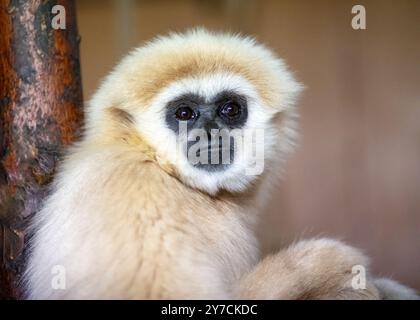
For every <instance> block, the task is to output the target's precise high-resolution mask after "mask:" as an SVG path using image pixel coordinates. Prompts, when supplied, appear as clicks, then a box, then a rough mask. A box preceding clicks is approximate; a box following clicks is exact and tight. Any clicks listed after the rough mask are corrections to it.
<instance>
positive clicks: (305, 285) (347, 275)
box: [237, 239, 418, 299]
mask: <svg viewBox="0 0 420 320" xmlns="http://www.w3.org/2000/svg"><path fill="white" fill-rule="evenodd" d="M368 265H369V261H368V259H367V258H366V257H365V256H364V255H363V254H362V253H361V252H360V251H358V250H357V249H355V248H352V247H350V246H347V245H345V244H344V243H341V242H339V241H336V240H331V239H316V240H304V241H300V242H297V243H296V244H294V245H292V246H290V247H289V248H287V249H285V250H282V251H280V252H278V253H277V254H274V255H270V256H268V257H266V258H265V259H263V260H262V261H261V262H260V263H258V264H257V266H256V267H255V268H254V269H253V270H252V271H251V272H250V273H248V274H246V275H245V276H244V277H243V278H242V279H241V281H240V283H239V286H238V288H237V289H238V295H239V297H240V298H242V299H418V296H417V295H416V293H415V292H414V291H413V290H412V289H409V288H407V287H405V286H403V285H400V284H398V283H397V282H394V281H392V280H389V279H379V280H375V279H373V278H371V277H370V275H369V273H368ZM354 266H362V267H364V268H365V270H366V283H365V286H363V287H360V288H359V289H358V288H354V287H353V286H352V280H353V279H354V277H355V276H356V274H354V273H353V272H352V270H353V267H354Z"/></svg>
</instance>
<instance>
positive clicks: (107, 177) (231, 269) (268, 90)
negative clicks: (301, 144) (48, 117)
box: [23, 29, 416, 299]
mask: <svg viewBox="0 0 420 320" xmlns="http://www.w3.org/2000/svg"><path fill="white" fill-rule="evenodd" d="M300 91H301V85H300V84H299V83H298V82H296V81H295V79H294V77H293V75H292V73H291V72H290V71H289V70H288V68H287V67H286V65H285V63H284V62H283V61H282V60H281V59H279V58H277V57H276V56H275V55H274V54H273V53H272V52H271V51H270V50H269V49H267V48H266V47H264V46H263V45H261V44H258V43H257V42H256V41H254V40H253V39H251V38H248V37H242V36H239V35H232V34H224V33H212V32H209V31H206V30H204V29H196V30H192V31H188V32H186V33H183V34H170V35H168V36H165V37H158V38H157V39H155V40H153V41H151V42H150V43H148V44H146V45H145V46H143V47H140V48H138V49H136V50H134V51H133V52H131V53H130V54H129V55H127V56H126V57H125V58H124V59H123V60H122V62H121V63H120V64H119V65H117V66H116V67H115V69H114V70H113V71H112V72H111V73H110V74H109V75H108V76H107V77H106V79H105V80H104V82H103V83H102V84H101V86H100V88H99V90H98V91H97V92H96V94H95V95H94V96H93V98H92V100H91V101H90V103H89V105H88V106H87V110H86V128H85V133H84V136H83V138H82V140H81V141H80V142H78V143H77V144H76V145H75V146H73V147H72V148H71V149H70V150H69V151H68V153H67V156H66V157H65V159H64V161H63V163H62V164H61V166H60V168H59V170H58V173H57V175H56V178H55V182H54V184H53V186H52V193H51V195H50V196H49V197H48V198H47V199H46V201H45V204H44V206H43V208H42V210H41V211H40V212H39V213H38V214H37V215H36V217H35V219H34V223H33V225H32V227H31V230H32V232H33V237H32V238H33V239H32V242H31V246H30V247H31V249H30V254H29V259H28V264H27V268H26V272H25V275H24V282H23V285H24V287H25V291H26V293H27V298H28V299H238V298H239V299H240V298H242V299H248V298H249V299H383V298H414V297H416V296H415V293H414V292H413V291H412V290H411V289H408V288H406V287H404V286H402V285H399V284H398V283H396V282H393V281H391V280H386V279H385V280H376V279H374V278H372V277H371V276H370V274H369V272H368V260H367V258H366V257H365V256H364V255H363V254H362V253H361V252H359V251H358V250H357V249H354V248H352V247H349V246H347V245H346V244H343V243H341V242H339V241H336V240H330V239H312V240H304V241H300V242H297V243H295V244H293V245H291V246H290V247H289V248H286V249H285V250H282V251H280V252H279V253H277V254H275V255H270V256H268V257H266V258H264V259H262V260H261V259H260V257H259V252H258V243H257V240H256V237H255V235H254V227H255V224H256V222H257V220H258V218H259V217H260V216H261V215H262V212H261V211H262V204H263V203H265V202H266V201H267V200H268V199H269V196H268V195H269V192H270V191H269V189H270V185H271V184H272V183H273V181H275V180H277V179H278V175H279V173H280V172H281V168H283V163H284V161H285V159H286V156H287V154H288V153H289V152H290V151H291V150H292V149H293V143H294V140H295V136H296V109H295V107H294V103H295V100H296V97H297V95H298V93H299V92H300ZM194 130H196V131H198V132H199V137H200V138H199V139H197V137H196V139H190V138H191V135H193V131H194ZM258 130H260V132H263V142H261V141H262V140H261V139H257V135H256V134H255V135H252V136H251V139H249V140H248V142H247V143H245V142H246V139H245V138H244V137H245V135H246V133H247V132H251V133H252V132H257V131H258ZM261 130H262V131H261ZM222 131H224V132H225V133H220V135H219V136H217V132H222ZM231 131H235V132H236V133H235V136H233V135H230V134H229V133H230V132H231ZM226 132H227V133H228V134H227V135H226ZM203 133H204V135H203ZM226 137H227V138H226ZM241 139H244V140H242V142H241ZM226 145H227V146H226ZM250 145H251V146H250ZM257 151H258V152H257ZM222 153H223V154H224V155H225V157H224V160H227V161H223V162H222V163H221V162H220V161H213V160H214V159H213V158H219V156H220V155H221V154H222ZM209 154H211V155H212V156H211V157H210V156H209ZM213 156H215V157H213ZM194 157H195V158H198V160H199V161H193V160H194ZM195 160H197V159H195ZM219 160H220V159H219ZM262 167H263V169H262V170H261V168H262ZM255 168H257V169H255ZM258 168H259V169H258ZM253 169H255V170H253ZM57 266H58V267H60V268H59V269H58V270H62V272H63V275H62V276H63V279H64V280H65V282H64V285H62V286H59V287H58V288H57V287H56V286H54V282H53V278H54V277H56V276H57V275H56V274H55V273H54V272H52V270H57ZM354 266H363V267H364V268H366V270H367V271H366V272H367V273H366V277H367V280H366V286H365V287H364V288H362V289H360V288H354V286H352V277H353V276H354V274H353V273H352V268H353V267H354Z"/></svg>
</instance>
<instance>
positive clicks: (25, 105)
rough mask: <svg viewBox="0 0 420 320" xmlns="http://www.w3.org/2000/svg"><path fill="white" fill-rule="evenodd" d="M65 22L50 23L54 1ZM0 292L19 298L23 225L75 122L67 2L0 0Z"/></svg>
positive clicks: (78, 119)
mask: <svg viewBox="0 0 420 320" xmlns="http://www.w3.org/2000/svg"><path fill="white" fill-rule="evenodd" d="M57 4H58V5H62V6H64V8H65V10H66V11H65V13H66V29H64V30H61V29H58V30H55V29H53V27H52V24H51V22H52V18H53V17H54V16H55V14H53V13H52V8H53V6H54V5H57ZM0 30H1V32H0V53H1V54H0V298H3V299H4V298H19V296H20V290H19V288H18V286H17V285H16V283H17V280H18V279H19V275H20V273H21V271H22V269H23V264H24V260H25V259H24V257H25V254H24V253H25V250H24V249H25V244H26V243H27V241H28V238H29V237H30V235H28V234H26V233H25V228H26V226H27V224H28V222H29V221H30V219H31V217H32V216H33V215H34V214H35V213H36V212H37V210H38V209H39V208H40V205H41V202H42V199H43V198H44V197H45V196H46V194H47V193H48V185H49V183H50V181H51V180H52V177H53V175H54V172H55V167H56V165H57V161H58V160H59V158H60V154H61V153H62V149H63V146H66V145H68V144H70V143H71V142H73V141H74V140H75V139H76V138H77V136H78V135H79V134H80V128H81V125H82V117H83V112H82V89H81V88H82V87H81V78H80V65H79V39H80V38H79V36H78V32H77V26H76V13H75V5H74V1H71V0H61V1H45V0H44V1H42V0H28V1H26V0H25V1H24V0H0Z"/></svg>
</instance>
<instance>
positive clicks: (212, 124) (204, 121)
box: [197, 105, 221, 137]
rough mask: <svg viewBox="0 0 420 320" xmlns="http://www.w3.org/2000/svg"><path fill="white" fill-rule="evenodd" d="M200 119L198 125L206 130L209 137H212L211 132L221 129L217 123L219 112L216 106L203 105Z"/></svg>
mask: <svg viewBox="0 0 420 320" xmlns="http://www.w3.org/2000/svg"><path fill="white" fill-rule="evenodd" d="M199 112H200V117H199V121H198V122H199V123H197V125H198V126H199V127H200V128H201V129H204V130H206V132H207V135H208V137H210V133H211V130H214V129H216V130H219V129H221V128H220V126H219V124H218V123H217V121H216V117H217V110H216V107H215V106H214V105H203V106H200V107H199Z"/></svg>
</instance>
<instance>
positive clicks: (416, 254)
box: [77, 0, 420, 289]
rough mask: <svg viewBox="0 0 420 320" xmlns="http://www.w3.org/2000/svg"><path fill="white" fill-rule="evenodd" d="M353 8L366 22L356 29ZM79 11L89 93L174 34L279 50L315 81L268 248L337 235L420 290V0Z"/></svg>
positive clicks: (172, 4)
mask: <svg viewBox="0 0 420 320" xmlns="http://www.w3.org/2000/svg"><path fill="white" fill-rule="evenodd" d="M355 4H362V5H364V6H365V8H366V12H367V30H357V31H356V30H353V29H352V28H351V19H352V17H353V15H352V14H351V8H352V6H353V5H355ZM77 10H78V23H79V32H80V34H81V36H82V43H81V58H82V79H83V85H84V94H85V99H89V97H90V96H91V94H92V93H93V91H94V90H95V88H96V87H97V86H98V84H99V81H100V79H101V78H102V77H103V76H105V75H106V74H107V72H108V71H109V70H110V69H111V68H112V66H113V65H114V64H115V63H117V62H118V60H119V59H120V58H121V56H122V55H124V54H125V53H126V52H127V51H128V50H129V49H130V48H132V47H135V46H138V45H140V44H141V43H142V42H143V41H145V40H149V39H151V38H152V37H154V36H156V35H157V34H161V33H166V32H168V31H170V30H176V31H182V30H185V29H186V28H189V27H194V26H206V27H208V28H211V29H215V30H224V31H226V30H228V31H240V32H242V33H247V34H251V35H254V36H256V37H257V39H258V40H260V41H262V42H264V43H266V44H267V45H269V46H270V47H271V48H273V49H274V50H275V51H276V52H277V53H278V54H279V55H280V56H281V57H283V58H285V60H286V61H287V62H288V64H289V65H290V67H291V68H292V70H295V74H296V77H297V78H298V80H299V81H301V82H302V83H304V84H305V85H306V87H307V88H306V90H305V92H304V94H303V96H302V98H301V100H300V103H299V107H300V111H301V128H302V130H301V131H302V138H301V141H300V146H299V148H298V149H297V151H296V153H295V154H294V155H293V156H292V157H291V159H290V161H289V163H288V168H287V174H286V176H285V178H284V181H283V182H282V183H281V187H280V188H279V189H278V190H276V192H275V197H274V199H273V201H272V202H271V203H268V204H267V213H266V215H265V220H264V221H263V223H262V225H261V228H260V229H261V230H260V231H261V239H262V243H263V248H264V250H265V251H266V252H267V251H271V250H274V249H277V248H279V247H280V246H282V245H285V244H287V243H290V242H291V241H293V240H295V239H297V238H302V237H310V236H333V237H338V238H341V239H343V240H346V241H348V242H349V243H351V244H353V245H355V246H358V247H360V248H362V249H363V250H364V251H365V252H366V253H367V254H368V255H369V256H371V257H372V261H373V262H372V267H373V270H374V271H375V272H376V273H377V274H379V275H384V276H391V277H394V278H395V279H398V280H400V281H402V282H404V283H405V284H408V285H410V286H412V287H415V288H417V289H420V1H415V0H398V1H397V0H395V1H386V0H378V1H312V0H307V1H302V0H301V1H296V0H293V1H292V0H290V1H278V0H264V1H262V0H228V1H221V0H220V1H217V0H207V1H203V0H200V1H198V0H182V1H173V0H160V1H157V0H153V1H152V0H149V1H146V0H142V1H136V0H113V1H112V0H107V1H104V0H100V1H99V0H96V1H94V0H80V1H77Z"/></svg>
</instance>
